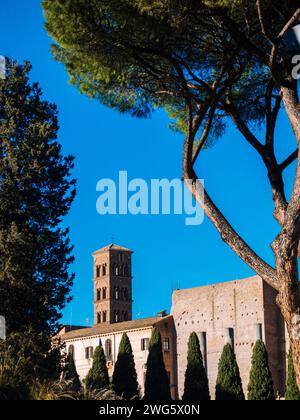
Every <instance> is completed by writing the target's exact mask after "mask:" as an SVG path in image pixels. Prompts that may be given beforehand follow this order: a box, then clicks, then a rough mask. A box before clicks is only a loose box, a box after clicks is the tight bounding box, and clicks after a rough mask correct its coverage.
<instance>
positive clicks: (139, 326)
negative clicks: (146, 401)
mask: <svg viewBox="0 0 300 420" xmlns="http://www.w3.org/2000/svg"><path fill="white" fill-rule="evenodd" d="M154 327H156V328H158V329H159V331H160V333H161V337H162V343H163V356H164V362H165V367H166V370H167V372H168V375H169V380H170V389H171V395H172V398H173V399H176V398H177V375H176V358H175V354H176V352H175V345H176V343H175V340H174V337H175V332H174V322H173V317H172V316H165V317H164V316H160V317H153V318H146V319H139V320H136V321H127V322H121V323H119V324H115V323H114V324H109V323H106V324H102V325H97V326H94V327H93V328H85V329H80V330H73V331H70V332H67V333H65V331H62V333H61V334H60V335H61V338H62V340H63V341H64V342H65V344H66V351H67V352H68V353H71V354H73V357H74V360H75V364H76V369H77V372H78V374H79V376H80V379H81V380H83V379H85V377H86V376H87V374H88V371H89V370H90V368H91V367H92V364H93V353H94V350H95V348H96V347H97V346H99V345H102V346H103V349H104V352H105V356H106V360H107V367H108V372H109V376H110V377H112V375H113V371H114V367H115V364H116V361H117V357H118V349H119V345H120V342H121V339H122V336H123V334H124V333H126V334H127V335H128V338H129V340H130V342H131V346H132V350H133V354H134V361H135V366H136V371H137V375H138V382H139V385H140V389H141V395H143V393H144V384H145V375H146V364H147V358H148V353H149V351H148V349H149V342H150V338H151V334H152V330H153V328H154Z"/></svg>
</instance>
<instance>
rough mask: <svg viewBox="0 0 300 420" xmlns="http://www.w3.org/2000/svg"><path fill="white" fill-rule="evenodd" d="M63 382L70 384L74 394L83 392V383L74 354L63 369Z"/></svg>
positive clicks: (68, 358) (70, 355)
mask: <svg viewBox="0 0 300 420" xmlns="http://www.w3.org/2000/svg"><path fill="white" fill-rule="evenodd" d="M62 378H63V380H64V381H66V382H68V383H70V385H69V389H70V390H71V391H74V392H79V391H80V390H81V382H80V379H79V375H78V373H77V370H76V366H75V362H74V358H73V356H72V354H69V355H68V357H67V360H66V364H65V366H64V369H63V377H62Z"/></svg>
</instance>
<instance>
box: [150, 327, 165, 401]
mask: <svg viewBox="0 0 300 420" xmlns="http://www.w3.org/2000/svg"><path fill="white" fill-rule="evenodd" d="M144 399H145V400H147V401H169V400H171V393H170V384H169V378H168V374H167V372H166V369H165V364H164V358H163V352H162V340H161V335H160V332H159V330H158V329H157V328H154V329H153V331H152V336H151V340H150V347H149V355H148V360H147V372H146V382H145V396H144Z"/></svg>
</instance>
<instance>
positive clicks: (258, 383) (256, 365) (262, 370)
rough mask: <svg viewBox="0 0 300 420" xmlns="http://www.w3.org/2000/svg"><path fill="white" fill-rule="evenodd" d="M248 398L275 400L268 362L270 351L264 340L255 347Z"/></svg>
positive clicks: (259, 341)
mask: <svg viewBox="0 0 300 420" xmlns="http://www.w3.org/2000/svg"><path fill="white" fill-rule="evenodd" d="M248 400H250V401H274V400H275V394H274V384H273V380H272V375H271V371H270V368H269V363H268V353H267V350H266V347H265V344H264V342H263V341H262V340H258V341H257V343H256V344H255V346H254V348H253V355H252V367H251V371H250V382H249V385H248Z"/></svg>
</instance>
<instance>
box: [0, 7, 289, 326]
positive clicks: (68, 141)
mask: <svg viewBox="0 0 300 420" xmlns="http://www.w3.org/2000/svg"><path fill="white" fill-rule="evenodd" d="M0 15H1V16H2V19H1V26H0V55H6V56H9V57H11V58H14V59H16V60H18V61H20V62H22V61H24V60H29V61H31V63H32V64H33V71H32V80H34V81H38V82H39V83H40V85H41V87H42V90H43V92H44V96H45V99H47V100H49V101H52V102H55V103H56V104H57V106H58V108H59V121H60V132H59V140H60V142H61V143H62V145H63V151H64V153H66V154H69V153H70V154H73V155H74V156H75V158H76V167H75V170H74V176H75V177H76V178H77V180H78V194H77V197H76V200H75V203H74V205H73V207H72V211H71V212H70V214H69V216H68V217H67V218H66V220H65V223H66V224H67V225H69V226H70V228H71V240H72V242H73V244H74V246H75V250H74V254H75V258H76V262H75V264H74V266H73V271H74V272H75V273H76V279H75V284H74V288H73V292H72V294H73V296H74V299H73V302H72V304H70V305H69V306H68V307H67V308H66V309H65V311H64V317H63V321H64V322H65V323H74V324H81V325H87V323H88V320H89V323H91V322H92V319H93V307H92V300H93V297H92V290H93V284H92V276H93V268H92V257H91V253H92V252H93V251H94V250H96V249H99V248H101V247H103V246H105V245H107V244H108V243H110V242H111V236H112V235H114V236H115V242H117V243H118V244H120V245H123V246H125V247H128V248H131V249H132V250H133V251H134V257H133V258H134V260H133V275H134V279H133V286H134V310H133V313H134V317H147V316H153V315H154V314H155V313H156V312H158V311H160V310H162V309H168V310H170V307H171V294H172V289H174V288H177V287H178V286H180V288H189V287H195V286H200V285H206V284H210V283H216V282H222V281H228V280H233V279H238V278H243V277H247V276H250V275H252V274H253V273H252V271H251V270H250V269H249V268H248V267H247V266H246V265H245V264H244V263H243V262H242V261H240V260H239V258H238V257H236V256H235V254H234V253H233V252H232V251H231V250H230V249H229V248H228V247H227V246H226V245H225V244H223V242H222V241H221V239H220V237H219V235H218V233H217V232H216V230H215V228H214V227H213V226H212V225H211V224H210V222H209V221H208V220H207V219H205V222H204V224H203V225H201V226H196V227H187V226H186V225H185V221H184V216H99V215H98V214H97V212H96V200H97V198H98V195H97V193H96V183H97V181H98V180H99V179H102V178H113V179H117V177H118V172H119V171H120V170H127V171H128V176H129V178H130V179H132V178H143V179H146V180H149V181H150V180H151V178H169V179H173V178H178V177H181V167H182V164H181V153H182V141H183V139H182V137H181V136H179V135H175V134H174V133H172V132H171V131H170V130H169V129H168V119H167V117H166V115H165V114H164V113H163V112H162V111H160V112H156V113H155V114H154V115H153V117H152V118H151V119H149V120H137V119H133V118H131V117H129V116H120V115H119V114H118V113H117V112H115V111H112V110H109V109H107V108H105V107H103V106H102V105H100V104H99V103H97V102H93V101H91V100H89V99H87V98H86V97H85V96H82V95H79V94H78V92H77V91H76V89H75V88H73V87H71V86H70V85H69V84H68V75H67V74H66V72H65V69H64V67H63V66H62V65H59V64H58V63H56V62H55V61H54V59H53V58H52V55H51V52H50V44H51V40H50V38H49V37H48V36H47V34H46V32H45V30H44V21H43V15H42V10H41V6H40V1H39V0H29V1H24V0H11V1H7V0H2V1H1V3H0ZM293 146H294V139H293V136H292V133H291V131H290V127H289V124H288V123H287V121H286V119H285V117H284V116H282V117H281V121H280V127H279V130H278V141H277V150H278V154H279V156H280V157H281V158H282V160H283V159H284V158H285V157H286V156H287V155H288V153H289V152H290V151H293V149H294V147H293ZM198 167H199V171H198V174H199V177H200V178H204V179H205V183H206V187H207V189H208V191H209V193H210V195H211V196H212V197H213V198H214V200H215V202H216V203H217V204H218V205H219V206H220V208H221V209H222V211H223V212H224V214H225V215H226V217H227V218H228V219H229V220H230V221H231V223H232V224H233V225H234V227H235V228H236V229H237V230H238V231H239V232H240V233H241V235H242V236H244V238H245V239H246V240H247V241H248V242H249V244H250V245H251V246H253V247H254V248H255V250H256V251H257V252H258V253H259V254H260V255H261V256H262V257H264V258H266V259H267V260H268V261H269V262H270V263H273V256H272V252H271V250H270V246H269V245H270V243H271V241H272V239H273V238H274V237H275V235H276V233H277V231H278V228H277V225H276V222H275V221H274V220H273V218H272V212H273V204H272V200H271V192H270V187H269V185H268V181H267V177H266V172H265V169H264V166H263V165H262V163H261V162H260V159H259V157H258V156H257V155H256V154H255V152H254V151H253V150H252V149H251V148H250V147H249V146H248V145H247V144H246V143H245V141H244V140H243V139H242V138H241V137H240V135H239V134H238V133H237V132H236V130H234V129H233V128H231V129H229V130H228V131H227V133H226V135H225V136H224V137H223V138H222V139H221V140H220V141H219V142H218V143H217V144H216V145H215V146H214V147H213V148H211V149H209V150H207V151H205V153H204V154H203V156H202V158H201V160H200V162H199V164H198ZM293 170H294V167H291V168H290V169H289V170H288V171H286V174H285V175H286V179H287V181H289V182H287V189H288V191H289V190H290V188H291V181H292V179H293Z"/></svg>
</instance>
